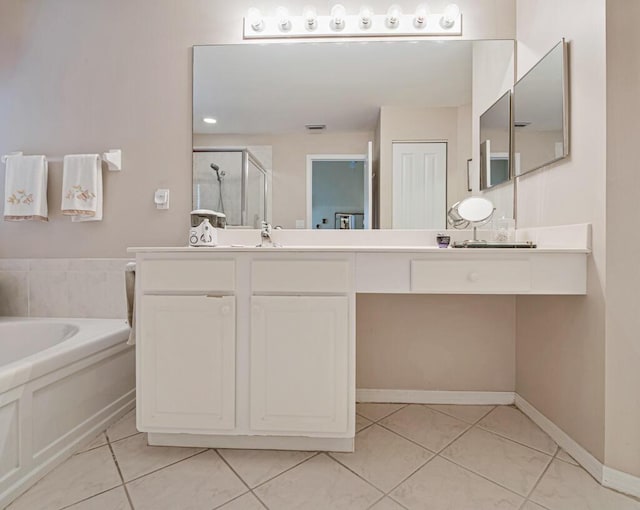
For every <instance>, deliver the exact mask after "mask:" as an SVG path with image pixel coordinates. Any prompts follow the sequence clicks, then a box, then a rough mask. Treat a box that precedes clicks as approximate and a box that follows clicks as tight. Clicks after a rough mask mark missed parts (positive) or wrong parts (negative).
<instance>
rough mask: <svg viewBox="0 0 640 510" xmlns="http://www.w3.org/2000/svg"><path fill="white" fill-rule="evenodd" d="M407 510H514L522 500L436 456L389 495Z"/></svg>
mask: <svg viewBox="0 0 640 510" xmlns="http://www.w3.org/2000/svg"><path fill="white" fill-rule="evenodd" d="M391 496H392V497H393V499H395V500H397V501H399V502H400V503H401V504H402V505H404V506H405V507H407V508H410V509H411V510H463V509H464V510H517V509H518V508H520V505H521V504H522V501H523V498H521V497H519V496H517V495H516V494H513V493H512V492H510V491H508V490H506V489H504V488H502V487H499V486H498V485H495V484H493V483H491V482H489V481H487V480H485V479H484V478H482V477H480V476H478V475H476V474H474V473H471V472H470V471H467V470H466V469H463V468H461V467H459V466H456V465H455V464H453V463H451V462H449V461H448V460H445V459H443V458H441V457H436V458H435V459H433V460H432V461H430V462H429V463H428V464H427V465H426V466H424V467H423V468H421V469H420V470H419V471H418V472H417V473H416V474H414V475H413V476H412V477H411V478H409V479H408V480H407V481H406V482H403V483H402V485H400V486H399V487H398V488H397V489H396V490H394V491H393V492H392V493H391Z"/></svg>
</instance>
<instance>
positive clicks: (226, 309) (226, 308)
mask: <svg viewBox="0 0 640 510" xmlns="http://www.w3.org/2000/svg"><path fill="white" fill-rule="evenodd" d="M220 312H221V313H222V315H229V314H230V313H231V307H230V306H223V307H222V308H221V309H220Z"/></svg>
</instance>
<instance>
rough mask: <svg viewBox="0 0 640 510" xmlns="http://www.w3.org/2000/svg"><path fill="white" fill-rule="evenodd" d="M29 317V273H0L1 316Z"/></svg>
mask: <svg viewBox="0 0 640 510" xmlns="http://www.w3.org/2000/svg"><path fill="white" fill-rule="evenodd" d="M28 315H29V273H27V272H26V271H0V316H6V317H26V316H28Z"/></svg>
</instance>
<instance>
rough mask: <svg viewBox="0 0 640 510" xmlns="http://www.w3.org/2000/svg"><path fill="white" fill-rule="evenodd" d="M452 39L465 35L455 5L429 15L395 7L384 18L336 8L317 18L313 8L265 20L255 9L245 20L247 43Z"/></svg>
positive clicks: (421, 9)
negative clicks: (301, 39) (304, 39)
mask: <svg viewBox="0 0 640 510" xmlns="http://www.w3.org/2000/svg"><path fill="white" fill-rule="evenodd" d="M451 35H462V14H461V13H460V9H459V8H458V6H457V5H455V4H449V5H448V6H447V8H446V9H445V11H444V12H441V13H432V12H429V10H428V8H427V7H426V5H425V4H421V5H420V6H418V10H417V11H416V12H411V13H403V12H402V11H401V10H400V8H399V7H398V6H397V5H392V6H391V8H390V9H389V11H388V12H387V13H384V14H375V13H373V11H372V10H370V9H369V8H363V9H361V10H360V12H359V13H357V14H348V13H347V12H346V9H345V8H344V7H343V6H342V5H340V4H336V5H334V6H333V8H332V9H331V15H330V16H317V15H316V14H315V9H314V8H313V7H305V9H304V12H303V14H302V15H300V16H292V15H289V14H288V13H286V12H285V11H284V10H283V9H278V12H277V13H276V15H275V16H262V15H261V14H260V11H259V10H258V9H256V8H252V9H250V12H249V15H248V16H247V17H245V18H244V38H245V39H281V38H288V37H296V38H299V37H378V36H414V37H415V36H431V37H433V36H451Z"/></svg>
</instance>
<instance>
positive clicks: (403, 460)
mask: <svg viewBox="0 0 640 510" xmlns="http://www.w3.org/2000/svg"><path fill="white" fill-rule="evenodd" d="M331 456H332V457H333V458H334V459H336V460H337V461H338V462H340V463H341V464H344V465H345V466H347V467H348V468H349V469H351V470H352V471H354V472H355V473H357V474H358V475H360V476H361V477H362V478H364V479H365V480H367V481H368V482H370V483H371V484H373V485H374V486H376V487H377V488H378V489H381V490H383V491H384V492H388V491H390V490H391V489H393V488H394V487H395V486H396V485H398V484H399V483H400V482H402V480H404V479H405V478H406V477H408V476H409V475H410V474H411V473H413V472H414V471H415V470H416V469H418V468H419V467H420V466H422V465H424V464H425V463H426V462H427V461H428V460H429V459H431V458H432V457H433V453H431V452H429V451H427V450H425V449H424V448H421V447H419V446H418V445H416V444H414V443H411V442H410V441H407V440H406V439H403V438H402V437H399V436H397V435H396V434H394V433H393V432H389V431H388V430H386V429H384V428H382V427H380V426H379V425H373V426H371V427H369V428H367V429H365V430H363V431H362V432H360V433H358V434H357V435H356V448H355V452H354V453H332V454H331Z"/></svg>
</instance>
